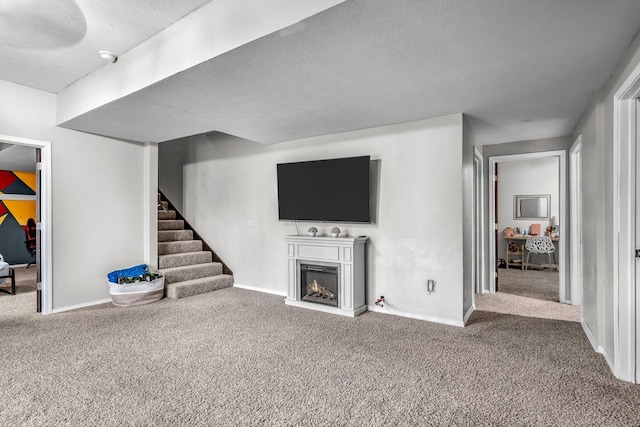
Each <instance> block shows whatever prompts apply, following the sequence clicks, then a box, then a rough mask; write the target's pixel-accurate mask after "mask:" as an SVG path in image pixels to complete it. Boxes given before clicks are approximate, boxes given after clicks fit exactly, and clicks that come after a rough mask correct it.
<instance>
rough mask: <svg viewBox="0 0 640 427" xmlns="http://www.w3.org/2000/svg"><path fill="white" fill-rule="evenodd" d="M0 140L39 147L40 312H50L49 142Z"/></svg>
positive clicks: (51, 297) (0, 140)
mask: <svg viewBox="0 0 640 427" xmlns="http://www.w3.org/2000/svg"><path fill="white" fill-rule="evenodd" d="M0 142H6V143H8V144H14V145H25V146H27V147H33V148H39V149H40V152H41V156H42V170H41V176H42V183H41V185H40V191H41V194H40V200H41V203H42V205H41V207H40V209H41V214H40V215H41V220H40V223H41V225H40V227H41V233H42V234H41V235H42V237H41V248H40V250H41V254H40V257H41V267H40V268H41V271H42V314H50V313H51V312H52V311H53V295H52V291H53V285H52V283H53V282H52V277H53V274H52V260H51V255H52V248H53V243H52V239H51V234H52V233H51V143H50V142H48V141H39V140H36V139H27V138H19V137H15V136H8V135H0Z"/></svg>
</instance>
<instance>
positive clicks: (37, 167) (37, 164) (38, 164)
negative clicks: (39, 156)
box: [36, 162, 42, 171]
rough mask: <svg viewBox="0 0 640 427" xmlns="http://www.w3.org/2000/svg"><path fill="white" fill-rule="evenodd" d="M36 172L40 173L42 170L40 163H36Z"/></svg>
mask: <svg viewBox="0 0 640 427" xmlns="http://www.w3.org/2000/svg"><path fill="white" fill-rule="evenodd" d="M36 170H37V171H41V170H42V162H37V163H36Z"/></svg>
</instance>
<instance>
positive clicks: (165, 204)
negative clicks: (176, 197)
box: [160, 200, 169, 209]
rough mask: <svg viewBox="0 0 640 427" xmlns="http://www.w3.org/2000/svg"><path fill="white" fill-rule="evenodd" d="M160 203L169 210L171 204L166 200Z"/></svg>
mask: <svg viewBox="0 0 640 427" xmlns="http://www.w3.org/2000/svg"><path fill="white" fill-rule="evenodd" d="M160 203H162V206H164V207H165V208H166V209H169V202H167V201H166V200H163V201H161V202H160Z"/></svg>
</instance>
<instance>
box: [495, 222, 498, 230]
mask: <svg viewBox="0 0 640 427" xmlns="http://www.w3.org/2000/svg"><path fill="white" fill-rule="evenodd" d="M494 225H495V226H496V231H497V230H498V223H497V222H496V223H495V224H494Z"/></svg>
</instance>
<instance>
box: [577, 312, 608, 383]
mask: <svg viewBox="0 0 640 427" xmlns="http://www.w3.org/2000/svg"><path fill="white" fill-rule="evenodd" d="M580 324H581V325H582V330H583V331H584V334H585V335H586V336H587V339H588V340H589V343H590V344H591V347H593V349H594V350H595V352H596V353H600V354H602V356H603V357H604V360H606V361H607V365H609V369H611V372H612V373H613V374H614V375H615V372H616V370H615V367H614V363H613V359H612V358H611V355H610V354H609V352H608V351H607V350H606V349H605V348H604V347H603V346H601V345H600V344H598V341H597V340H596V338H595V336H594V335H593V332H591V329H590V328H589V326H588V325H587V324H586V323H585V322H584V320H581V321H580Z"/></svg>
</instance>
